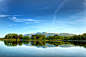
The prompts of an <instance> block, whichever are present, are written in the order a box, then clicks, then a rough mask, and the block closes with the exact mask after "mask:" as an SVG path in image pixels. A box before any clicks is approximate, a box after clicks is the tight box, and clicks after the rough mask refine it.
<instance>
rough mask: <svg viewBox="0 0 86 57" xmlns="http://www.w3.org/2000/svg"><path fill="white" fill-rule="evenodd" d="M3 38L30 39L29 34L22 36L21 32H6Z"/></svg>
mask: <svg viewBox="0 0 86 57" xmlns="http://www.w3.org/2000/svg"><path fill="white" fill-rule="evenodd" d="M4 39H23V40H30V37H29V36H23V35H22V34H19V35H18V34H11V33H10V34H7V35H6V36H5V37H4Z"/></svg>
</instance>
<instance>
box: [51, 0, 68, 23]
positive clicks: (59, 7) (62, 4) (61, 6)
mask: <svg viewBox="0 0 86 57" xmlns="http://www.w3.org/2000/svg"><path fill="white" fill-rule="evenodd" d="M68 1H70V0H64V1H63V2H62V3H61V4H60V5H59V6H58V7H57V9H56V10H55V12H54V14H53V15H54V19H53V24H54V22H55V20H56V13H58V12H59V10H60V9H61V8H63V6H64V5H65V4H66V2H68Z"/></svg>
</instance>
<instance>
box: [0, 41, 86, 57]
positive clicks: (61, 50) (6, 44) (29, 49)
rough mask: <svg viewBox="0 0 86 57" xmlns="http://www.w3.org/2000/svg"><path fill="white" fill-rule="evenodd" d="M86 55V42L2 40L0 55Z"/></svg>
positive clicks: (80, 56)
mask: <svg viewBox="0 0 86 57" xmlns="http://www.w3.org/2000/svg"><path fill="white" fill-rule="evenodd" d="M16 56H21V57H24V56H31V57H35V56H37V57H38V56H39V57H40V56H44V57H45V56H46V57H48V56H58V57H70V56H71V57H74V56H75V57H76V56H79V57H82V56H83V57H86V42H63V41H47V42H43V41H31V42H30V41H14V42H12V41H0V57H16Z"/></svg>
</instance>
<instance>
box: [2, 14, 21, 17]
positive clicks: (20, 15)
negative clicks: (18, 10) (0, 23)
mask: <svg viewBox="0 0 86 57" xmlns="http://www.w3.org/2000/svg"><path fill="white" fill-rule="evenodd" d="M14 16H22V15H4V14H3V15H0V17H14Z"/></svg>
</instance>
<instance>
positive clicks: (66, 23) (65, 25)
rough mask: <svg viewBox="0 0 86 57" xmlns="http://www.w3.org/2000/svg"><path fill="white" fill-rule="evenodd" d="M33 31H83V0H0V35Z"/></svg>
mask: <svg viewBox="0 0 86 57" xmlns="http://www.w3.org/2000/svg"><path fill="white" fill-rule="evenodd" d="M36 32H49V33H74V34H82V33H86V0H0V37H4V36H5V35H6V34H8V33H17V34H26V33H36Z"/></svg>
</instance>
